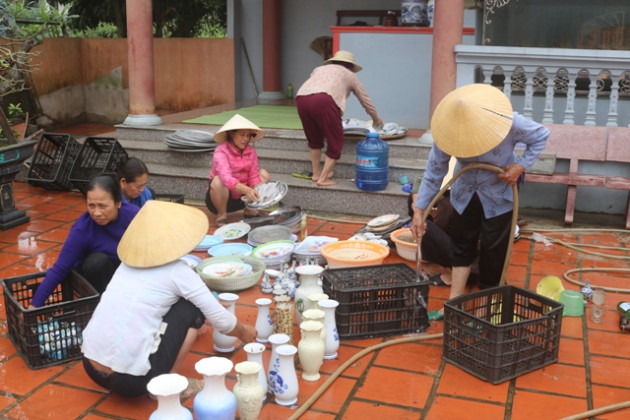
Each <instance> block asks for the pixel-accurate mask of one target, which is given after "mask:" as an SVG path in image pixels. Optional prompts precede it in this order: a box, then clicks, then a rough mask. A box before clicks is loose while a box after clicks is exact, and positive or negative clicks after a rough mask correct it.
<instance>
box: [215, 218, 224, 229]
mask: <svg viewBox="0 0 630 420" xmlns="http://www.w3.org/2000/svg"><path fill="white" fill-rule="evenodd" d="M215 223H216V225H217V227H221V226H225V225H227V219H217V221H216V222H215Z"/></svg>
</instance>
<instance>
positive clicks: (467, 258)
mask: <svg viewBox="0 0 630 420" xmlns="http://www.w3.org/2000/svg"><path fill="white" fill-rule="evenodd" d="M431 132H432V134H433V138H434V141H435V143H434V145H433V147H432V149H431V152H430V154H429V161H428V162H427V169H426V172H425V174H424V177H423V179H422V184H421V185H420V190H419V191H418V199H417V200H416V203H415V209H414V217H413V221H412V226H411V229H412V232H413V233H414V235H415V236H416V238H417V240H421V238H422V235H423V234H424V229H425V226H424V224H422V219H423V216H424V212H425V211H426V210H427V209H426V207H427V206H428V205H429V203H430V202H431V200H432V199H433V197H435V195H436V194H437V192H438V190H439V188H440V185H441V184H442V179H443V178H444V176H445V175H446V173H447V171H448V163H449V160H450V159H451V156H455V157H456V158H457V163H456V165H455V173H457V172H459V171H460V170H461V169H462V168H463V167H464V166H466V165H467V164H469V163H476V162H483V163H488V164H492V165H494V166H498V167H500V168H503V169H504V170H505V173H504V174H501V175H498V174H496V173H495V172H492V171H487V170H483V169H473V170H469V171H467V172H465V173H464V174H462V175H461V176H460V177H459V178H457V180H456V181H455V183H454V184H453V185H452V186H451V192H450V200H451V204H452V205H453V208H454V211H453V213H452V215H451V219H450V222H451V223H450V225H451V239H452V241H453V254H452V258H451V260H452V263H453V270H452V283H451V293H450V297H451V298H454V297H457V296H460V295H462V294H463V293H464V291H465V286H466V281H467V279H468V275H469V274H470V269H471V265H472V263H473V261H474V260H475V258H476V257H477V255H479V271H480V272H479V281H478V283H479V284H478V285H479V287H480V288H482V289H483V288H488V287H493V286H496V285H498V284H499V282H500V280H501V274H502V271H503V262H504V261H505V256H506V252H507V247H508V244H509V241H511V240H512V238H513V232H511V229H510V228H511V220H512V212H513V207H514V197H513V193H512V185H515V184H516V182H517V181H518V180H519V178H520V176H521V175H522V174H523V172H524V171H525V170H527V169H530V168H531V167H532V165H533V164H534V161H535V160H536V158H537V157H538V155H539V154H540V152H541V151H542V150H543V149H544V148H545V144H546V143H547V138H548V137H549V130H548V129H547V128H546V127H544V126H543V125H541V124H539V123H537V122H534V121H531V120H529V119H527V118H525V117H524V116H522V115H521V114H519V113H517V112H513V110H512V105H511V103H510V100H509V98H508V97H507V96H505V94H503V92H501V91H500V90H499V89H497V88H495V87H493V86H490V85H484V84H472V85H466V86H463V87H460V88H458V89H455V90H454V91H452V92H450V93H449V94H448V95H446V96H445V97H444V98H443V99H442V100H441V101H440V103H439V104H438V106H437V107H436V109H435V112H434V113H433V117H432V118H431ZM517 143H518V144H519V145H524V146H525V152H524V153H523V155H522V156H520V157H519V156H516V155H515V154H514V148H515V146H516V145H517ZM478 244H479V248H478ZM439 316H440V315H436V317H439Z"/></svg>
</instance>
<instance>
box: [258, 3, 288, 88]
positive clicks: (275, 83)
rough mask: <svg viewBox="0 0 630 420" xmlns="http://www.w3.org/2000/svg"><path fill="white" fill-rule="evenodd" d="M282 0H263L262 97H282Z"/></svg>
mask: <svg viewBox="0 0 630 420" xmlns="http://www.w3.org/2000/svg"><path fill="white" fill-rule="evenodd" d="M281 8H282V3H281V0H263V91H262V93H261V94H260V95H259V98H260V99H280V98H284V97H285V95H284V93H282V86H281V76H282V75H281V66H280V48H281V39H280V37H281V24H282V23H281V21H280V14H281Z"/></svg>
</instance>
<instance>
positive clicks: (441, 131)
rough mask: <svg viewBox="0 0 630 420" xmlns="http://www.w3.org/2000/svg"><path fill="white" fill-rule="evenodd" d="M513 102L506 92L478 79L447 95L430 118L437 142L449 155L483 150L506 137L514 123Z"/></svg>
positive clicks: (482, 151)
mask: <svg viewBox="0 0 630 420" xmlns="http://www.w3.org/2000/svg"><path fill="white" fill-rule="evenodd" d="M512 116H513V111H512V104H511V103H510V100H509V99H508V97H507V96H505V94H503V92H501V91H500V90H499V89H497V88H495V87H492V86H490V85H484V84H481V83H475V84H472V85H466V86H462V87H460V88H458V89H455V90H454V91H452V92H450V93H449V94H448V95H446V96H445V97H444V98H443V99H442V100H441V101H440V103H439V104H438V106H437V107H436V108H435V112H434V113H433V117H432V118H431V133H432V134H433V139H434V141H435V144H437V146H438V147H439V148H440V149H442V150H443V151H444V152H445V153H448V154H449V155H452V156H455V157H460V158H467V157H472V156H479V155H481V154H484V153H486V152H488V151H490V150H492V149H493V148H494V147H496V146H497V145H498V144H499V143H501V142H502V141H503V139H505V136H507V134H508V133H509V131H510V128H511V127H512Z"/></svg>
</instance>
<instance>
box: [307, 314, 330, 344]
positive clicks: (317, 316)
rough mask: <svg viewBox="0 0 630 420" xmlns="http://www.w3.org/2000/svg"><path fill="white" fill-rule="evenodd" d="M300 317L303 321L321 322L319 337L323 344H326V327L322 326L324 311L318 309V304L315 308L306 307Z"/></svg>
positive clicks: (324, 316)
mask: <svg viewBox="0 0 630 420" xmlns="http://www.w3.org/2000/svg"><path fill="white" fill-rule="evenodd" d="M302 318H303V319H304V321H317V322H320V323H321V324H322V332H321V334H320V338H321V340H322V342H323V343H324V344H326V327H325V326H324V321H325V320H326V312H324V311H322V310H321V309H319V304H318V307H317V309H307V310H305V311H304V312H303V313H302Z"/></svg>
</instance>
